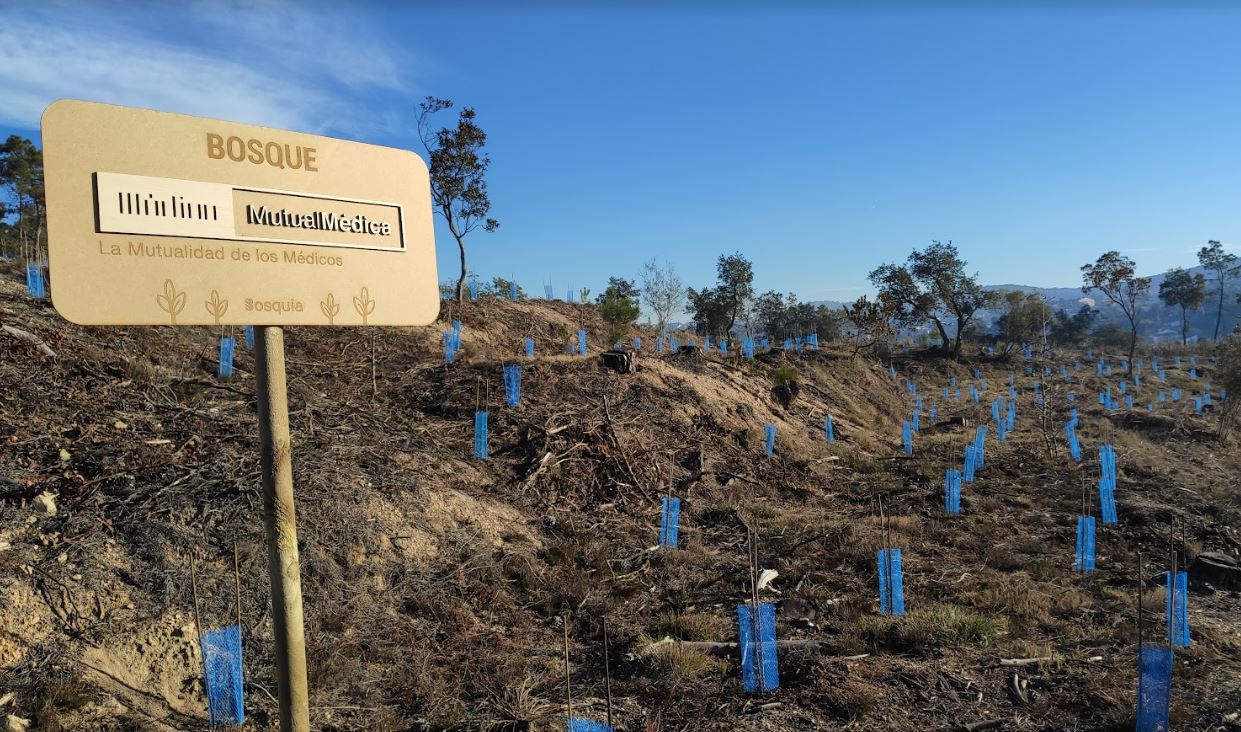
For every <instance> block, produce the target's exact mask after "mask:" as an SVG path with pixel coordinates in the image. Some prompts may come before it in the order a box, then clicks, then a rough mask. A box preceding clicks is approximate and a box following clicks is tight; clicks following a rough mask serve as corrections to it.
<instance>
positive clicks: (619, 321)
mask: <svg viewBox="0 0 1241 732" xmlns="http://www.w3.org/2000/svg"><path fill="white" fill-rule="evenodd" d="M638 295H639V292H638V290H637V289H636V288H635V287H634V286H633V283H632V282H630V281H629V280H626V279H622V278H620V277H609V278H608V289H606V290H604V292H603V294H602V295H600V296H599V298H598V302H599V314H600V315H602V316H603V319H604V321H606V322H607V323H608V325H611V326H612V340H613V341H618V340H620V339H621V338H623V337H624V335H625V332H626V331H627V330H629V326H630V325H631V324H632V323H633V322H634V321H635V320H637V319H638V312H639V309H638Z"/></svg>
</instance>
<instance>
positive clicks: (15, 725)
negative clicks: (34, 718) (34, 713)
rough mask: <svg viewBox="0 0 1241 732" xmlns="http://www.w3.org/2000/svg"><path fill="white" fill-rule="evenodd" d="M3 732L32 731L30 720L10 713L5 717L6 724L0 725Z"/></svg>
mask: <svg viewBox="0 0 1241 732" xmlns="http://www.w3.org/2000/svg"><path fill="white" fill-rule="evenodd" d="M0 730H2V731H3V732H30V720H29V719H22V718H21V717H19V716H17V715H16V714H10V715H8V716H7V717H5V718H4V725H3V726H0Z"/></svg>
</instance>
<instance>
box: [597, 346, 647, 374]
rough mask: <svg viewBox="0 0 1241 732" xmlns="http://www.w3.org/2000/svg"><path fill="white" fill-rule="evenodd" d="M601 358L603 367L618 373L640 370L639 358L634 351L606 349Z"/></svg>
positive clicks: (630, 372)
mask: <svg viewBox="0 0 1241 732" xmlns="http://www.w3.org/2000/svg"><path fill="white" fill-rule="evenodd" d="M599 358H600V359H602V361H603V368H605V369H612V370H613V371H616V372H617V373H621V374H632V373H633V372H635V371H637V370H638V359H637V356H636V354H634V352H633V351H604V352H603V353H602V354H600V356H599Z"/></svg>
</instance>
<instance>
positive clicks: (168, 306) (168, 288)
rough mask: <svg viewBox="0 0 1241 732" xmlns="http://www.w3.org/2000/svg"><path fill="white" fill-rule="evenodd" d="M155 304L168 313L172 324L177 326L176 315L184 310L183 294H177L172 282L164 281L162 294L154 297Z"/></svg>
mask: <svg viewBox="0 0 1241 732" xmlns="http://www.w3.org/2000/svg"><path fill="white" fill-rule="evenodd" d="M155 302H156V303H157V304H158V305H159V307H160V309H161V310H163V311H164V312H166V313H168V317H169V318H170V319H171V321H172V324H173V325H176V324H177V315H179V314H180V313H181V311H182V310H184V309H185V293H184V292H177V287H176V285H174V284H172V280H164V292H163V294H161V295H156V296H155Z"/></svg>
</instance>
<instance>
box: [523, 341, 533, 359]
mask: <svg viewBox="0 0 1241 732" xmlns="http://www.w3.org/2000/svg"><path fill="white" fill-rule="evenodd" d="M523 345H524V348H525V351H526V358H534V339H533V338H527V339H526V341H525V343H524V344H523Z"/></svg>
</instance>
